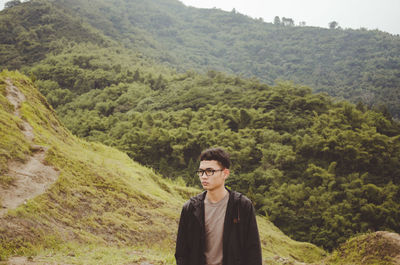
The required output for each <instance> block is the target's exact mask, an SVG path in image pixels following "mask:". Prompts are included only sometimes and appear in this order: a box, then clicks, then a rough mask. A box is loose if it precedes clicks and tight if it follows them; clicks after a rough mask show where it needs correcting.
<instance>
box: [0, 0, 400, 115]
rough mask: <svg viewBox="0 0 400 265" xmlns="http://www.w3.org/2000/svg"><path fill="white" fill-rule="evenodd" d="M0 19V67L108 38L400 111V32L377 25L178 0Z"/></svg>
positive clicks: (103, 4)
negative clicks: (297, 18)
mask: <svg viewBox="0 0 400 265" xmlns="http://www.w3.org/2000/svg"><path fill="white" fill-rule="evenodd" d="M43 10H44V11H43ZM59 13H60V15H58V14H59ZM0 18H3V22H2V23H0V25H3V30H2V31H0V32H2V38H1V40H2V41H0V42H1V45H2V46H1V47H2V48H3V49H4V48H7V49H8V51H7V52H4V53H3V54H2V55H1V59H2V60H0V61H1V62H2V63H1V67H8V68H9V69H16V68H19V67H20V66H22V65H24V62H28V63H31V62H33V61H35V62H38V61H40V60H41V59H43V52H46V51H47V52H50V51H54V50H57V48H60V47H63V45H66V43H68V41H74V42H78V43H79V42H82V41H87V42H92V43H93V42H95V43H102V44H101V45H103V46H104V45H108V46H109V45H110V43H109V41H110V40H113V41H115V42H118V43H119V44H120V45H122V46H124V47H125V48H128V49H131V50H134V51H135V52H140V53H141V54H143V55H144V56H145V57H147V58H152V59H154V60H155V61H157V62H161V63H163V64H164V65H168V66H172V67H174V68H176V69H178V70H179V71H186V70H189V69H194V70H196V71H203V72H206V71H208V70H210V69H211V70H217V71H222V72H226V73H229V74H236V75H241V76H244V77H253V76H254V77H257V78H258V79H259V80H261V81H263V82H265V83H267V84H269V85H272V84H273V83H274V82H275V81H276V80H292V81H294V82H296V83H301V84H304V85H308V86H310V87H311V88H313V90H314V91H316V92H318V91H324V92H327V93H329V94H330V95H332V96H335V97H336V98H339V99H342V98H345V99H349V100H351V101H353V102H354V103H357V102H359V101H361V102H363V103H365V104H366V105H368V106H370V107H372V106H374V107H375V108H385V106H386V107H387V109H388V110H389V112H390V113H391V114H392V115H393V116H395V117H397V118H398V117H399V115H400V109H399V106H400V104H399V102H400V95H399V84H400V79H399V69H400V55H399V54H400V37H399V36H394V35H390V34H388V33H384V32H380V31H377V30H374V31H367V30H363V29H360V30H350V29H347V30H342V29H334V30H329V29H322V28H316V27H300V26H283V25H282V24H280V25H274V24H271V23H265V22H263V21H262V20H259V19H258V20H257V19H251V18H250V17H247V16H245V15H242V14H239V13H237V12H234V11H232V12H224V11H221V10H218V9H197V8H191V7H186V6H184V5H183V4H182V3H180V2H179V1H177V0H152V1H143V0H132V1H123V0H113V1H105V0H95V1H84V2H82V1H77V0H71V1H63V0H58V1H53V2H51V4H50V2H48V1H43V0H34V1H30V2H29V3H25V4H22V5H20V6H16V7H13V8H10V9H8V10H4V11H2V13H1V15H0ZM63 25H64V26H63ZM65 25H71V26H67V27H66V26H65ZM89 25H90V26H91V27H89ZM90 28H91V29H90ZM93 29H95V30H93ZM94 32H96V33H94ZM70 33H73V34H72V35H71V34H70ZM86 33H88V34H86ZM100 33H101V34H102V35H105V36H107V37H105V38H104V36H103V37H101V36H100V35H99V34H100ZM63 37H64V38H63ZM60 39H61V40H64V42H62V43H60ZM105 39H107V41H106V40H105ZM55 40H57V41H55ZM65 41H67V42H65ZM49 43H51V45H48V44H49ZM106 43H108V44H106Z"/></svg>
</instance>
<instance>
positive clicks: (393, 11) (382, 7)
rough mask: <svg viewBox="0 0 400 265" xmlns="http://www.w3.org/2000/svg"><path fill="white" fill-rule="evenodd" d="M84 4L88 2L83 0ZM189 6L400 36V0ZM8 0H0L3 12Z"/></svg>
mask: <svg viewBox="0 0 400 265" xmlns="http://www.w3.org/2000/svg"><path fill="white" fill-rule="evenodd" d="M82 1H84V0H82ZM180 1H181V2H182V3H184V4H185V5H187V6H194V7H199V8H214V7H215V8H218V9H222V10H225V11H232V9H233V8H235V10H236V11H237V12H239V13H241V14H245V15H248V16H250V17H253V18H260V17H261V18H263V19H264V21H266V22H272V21H273V20H274V17H275V16H279V17H280V18H282V17H286V18H292V19H293V20H294V21H295V24H296V25H298V24H299V22H303V21H304V22H306V25H307V26H318V27H324V28H327V27H328V23H329V22H331V21H336V22H338V23H339V26H340V27H342V28H344V29H346V28H352V29H359V28H367V29H379V30H382V31H386V32H389V33H392V34H400V0H180ZM6 2H8V0H0V9H2V8H3V6H4V3H6Z"/></svg>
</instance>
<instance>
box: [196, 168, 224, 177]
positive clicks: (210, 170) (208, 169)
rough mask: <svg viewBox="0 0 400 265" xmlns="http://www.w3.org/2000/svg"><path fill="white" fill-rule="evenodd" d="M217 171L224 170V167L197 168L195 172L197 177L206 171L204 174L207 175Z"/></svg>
mask: <svg viewBox="0 0 400 265" xmlns="http://www.w3.org/2000/svg"><path fill="white" fill-rule="evenodd" d="M217 171H224V169H211V168H207V169H206V170H203V169H199V170H197V171H196V174H197V175H198V176H199V177H202V176H203V174H204V173H206V176H207V177H209V176H212V175H214V173H215V172H217Z"/></svg>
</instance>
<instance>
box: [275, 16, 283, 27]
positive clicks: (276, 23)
mask: <svg viewBox="0 0 400 265" xmlns="http://www.w3.org/2000/svg"><path fill="white" fill-rule="evenodd" d="M274 24H275V25H280V24H281V19H280V18H279V17H278V16H276V17H275V18H274Z"/></svg>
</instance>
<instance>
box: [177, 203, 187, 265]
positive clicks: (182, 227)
mask: <svg viewBox="0 0 400 265" xmlns="http://www.w3.org/2000/svg"><path fill="white" fill-rule="evenodd" d="M187 226H188V204H185V205H184V206H183V207H182V212H181V218H180V220H179V226H178V235H177V239H176V249H175V259H176V264H177V265H189V261H188V256H187V255H188V254H189V251H188V242H186V241H187V240H186V238H187V233H188V232H189V231H188V229H187Z"/></svg>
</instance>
